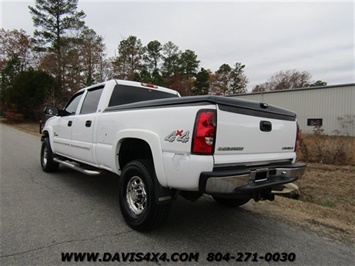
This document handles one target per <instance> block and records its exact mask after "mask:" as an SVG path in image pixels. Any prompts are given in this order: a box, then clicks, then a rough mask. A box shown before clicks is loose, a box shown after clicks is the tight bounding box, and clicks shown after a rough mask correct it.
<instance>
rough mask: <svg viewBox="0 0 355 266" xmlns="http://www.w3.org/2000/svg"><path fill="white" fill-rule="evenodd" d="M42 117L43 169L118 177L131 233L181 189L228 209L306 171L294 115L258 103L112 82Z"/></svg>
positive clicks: (160, 216)
mask: <svg viewBox="0 0 355 266" xmlns="http://www.w3.org/2000/svg"><path fill="white" fill-rule="evenodd" d="M45 113H46V114H47V115H49V116H51V117H50V118H49V119H48V120H47V121H46V122H45V124H44V126H43V128H42V130H41V132H42V138H41V140H42V147H41V153H40V158H41V166H42V169H43V170H44V171H45V172H54V171H57V169H58V166H59V165H60V164H61V165H64V166H67V167H71V168H73V169H75V170H78V171H80V172H82V173H85V174H88V175H99V174H100V173H101V172H103V171H110V172H113V173H115V174H117V176H119V182H118V183H119V186H118V194H119V199H120V200H119V204H120V209H121V212H122V215H123V217H124V219H125V221H126V222H127V224H128V225H129V226H130V227H132V228H133V229H135V230H146V229H150V228H153V227H157V226H159V225H161V224H162V223H164V221H165V220H166V218H167V217H168V214H169V210H170V207H171V204H172V202H173V200H174V199H176V198H177V197H178V196H179V195H181V196H183V197H185V198H187V199H190V200H197V199H198V198H199V197H201V196H202V195H203V194H208V195H211V196H212V197H213V198H214V199H215V201H216V202H217V203H220V204H222V205H226V206H240V205H243V204H245V203H247V202H248V201H249V200H250V199H254V200H256V201H258V200H273V199H274V194H273V192H272V191H275V190H282V189H283V186H284V185H285V184H287V183H291V182H294V181H295V180H297V179H298V178H300V177H302V175H303V173H304V170H305V165H304V164H301V163H296V162H295V160H296V147H297V136H298V125H297V121H296V115H295V113H293V112H291V111H289V110H285V109H281V108H278V107H275V106H271V105H268V104H266V103H260V102H255V101H247V100H241V99H236V98H231V97H222V96H192V97H180V95H179V93H178V92H176V91H174V90H171V89H168V88H163V87H160V86H155V85H152V84H146V83H138V82H132V81H123V80H110V81H106V82H103V83H100V84H98V85H95V86H90V87H88V88H84V89H81V90H79V91H78V92H76V93H75V94H74V95H73V97H72V98H71V99H70V100H69V102H68V103H67V104H66V106H65V107H64V108H63V109H61V110H59V109H58V108H56V107H54V106H47V107H46V108H45ZM98 178H99V177H98Z"/></svg>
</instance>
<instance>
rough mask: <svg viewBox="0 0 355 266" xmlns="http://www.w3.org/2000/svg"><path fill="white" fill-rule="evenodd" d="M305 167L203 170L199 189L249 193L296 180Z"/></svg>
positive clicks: (281, 166)
mask: <svg viewBox="0 0 355 266" xmlns="http://www.w3.org/2000/svg"><path fill="white" fill-rule="evenodd" d="M305 167H306V165H305V164H302V163H297V164H283V165H267V166H260V167H253V168H252V167H250V168H242V169H236V170H233V169H232V170H221V171H212V172H203V173H201V175H200V181H199V190H200V191H201V192H203V193H206V194H229V195H236V194H249V193H253V192H255V191H258V190H263V189H267V188H272V187H275V186H278V185H282V184H286V183H291V182H294V181H296V180H297V179H299V178H301V177H302V176H303V174H304V171H305Z"/></svg>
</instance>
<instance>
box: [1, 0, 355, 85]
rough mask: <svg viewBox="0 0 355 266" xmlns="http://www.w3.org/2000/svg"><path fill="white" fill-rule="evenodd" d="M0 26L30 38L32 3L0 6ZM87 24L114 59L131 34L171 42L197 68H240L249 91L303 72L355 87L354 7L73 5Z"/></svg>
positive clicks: (114, 0) (111, 0)
mask: <svg viewBox="0 0 355 266" xmlns="http://www.w3.org/2000/svg"><path fill="white" fill-rule="evenodd" d="M0 1H1V2H0V3H1V6H0V13H1V19H0V27H3V28H5V29H6V30H12V29H21V28H22V29H24V30H25V31H26V32H27V34H29V35H32V33H33V31H34V27H33V23H32V19H31V15H30V13H29V9H28V6H29V5H31V6H34V1H30V0H22V1H18V0H12V1H9V0H0ZM78 10H83V11H84V12H85V13H86V18H85V23H86V25H87V26H88V27H90V28H92V29H94V30H95V31H96V33H97V34H98V35H101V36H102V37H103V38H104V42H105V44H106V48H107V54H108V55H109V56H113V55H115V54H117V46H118V44H119V42H120V41H121V40H123V39H125V38H127V37H129V36H130V35H133V36H136V37H137V38H139V39H140V40H141V41H142V43H143V45H147V44H148V43H149V42H150V41H153V40H158V41H159V42H160V43H162V44H164V43H166V42H168V41H172V42H173V43H174V44H176V45H177V46H179V49H180V50H181V51H185V50H187V49H189V50H192V51H194V52H195V53H196V55H197V56H198V60H200V61H201V62H200V67H203V68H205V69H210V70H212V71H213V72H214V71H216V70H218V68H219V67H220V66H221V65H222V64H229V65H230V66H231V67H233V66H234V64H235V63H237V62H239V63H242V64H244V65H245V74H246V76H247V77H248V79H249V83H248V85H247V87H248V90H249V91H251V89H252V88H253V87H254V86H255V85H258V84H261V83H264V82H266V81H267V80H268V79H269V78H270V77H271V76H273V75H275V74H276V73H277V72H280V71H286V70H293V69H295V70H298V71H300V72H302V71H307V72H309V73H310V74H311V75H312V81H317V80H322V81H326V82H327V83H328V85H335V84H346V83H355V55H354V51H355V27H354V26H355V20H354V17H355V2H354V1H349V0H348V1H343V2H339V1H307V2H305V1H303V2H301V1H287V0H286V1H272V2H271V1H265V0H264V1H263V0H259V1H208V0H207V1H206V0H205V1H177V0H176V1H162V0H160V1H144V0H141V1H134V0H133V1H132V0H131V1H119V0H105V1H99V0H96V1H94V0H79V4H78Z"/></svg>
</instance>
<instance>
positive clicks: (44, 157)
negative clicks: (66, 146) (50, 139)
mask: <svg viewBox="0 0 355 266" xmlns="http://www.w3.org/2000/svg"><path fill="white" fill-rule="evenodd" d="M42 152H43V154H42V166H43V167H46V165H47V162H48V147H47V146H45V147H43V151H42Z"/></svg>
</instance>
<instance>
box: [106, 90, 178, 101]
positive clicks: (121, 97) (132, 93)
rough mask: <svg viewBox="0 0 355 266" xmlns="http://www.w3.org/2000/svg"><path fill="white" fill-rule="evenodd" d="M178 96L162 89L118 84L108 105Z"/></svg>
mask: <svg viewBox="0 0 355 266" xmlns="http://www.w3.org/2000/svg"><path fill="white" fill-rule="evenodd" d="M173 97H178V96H177V95H175V94H171V93H166V92H162V91H157V90H152V89H148V88H139V87H133V86H126V85H116V86H115V88H114V89H113V92H112V95H111V99H110V102H109V105H108V106H116V105H121V104H127V103H135V102H142V101H149V100H156V99H164V98H173Z"/></svg>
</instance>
